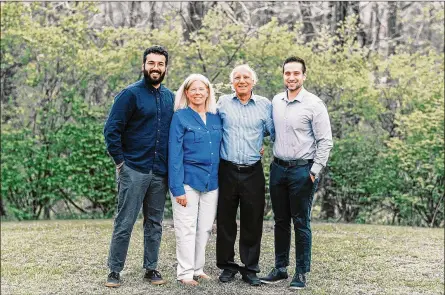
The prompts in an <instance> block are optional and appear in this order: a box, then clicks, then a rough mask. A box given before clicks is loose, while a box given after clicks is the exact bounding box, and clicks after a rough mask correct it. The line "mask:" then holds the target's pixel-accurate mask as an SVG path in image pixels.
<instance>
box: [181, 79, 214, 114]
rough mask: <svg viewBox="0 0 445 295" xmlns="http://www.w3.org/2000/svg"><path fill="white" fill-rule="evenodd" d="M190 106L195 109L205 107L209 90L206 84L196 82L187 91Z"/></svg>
mask: <svg viewBox="0 0 445 295" xmlns="http://www.w3.org/2000/svg"><path fill="white" fill-rule="evenodd" d="M185 95H186V96H187V99H188V102H189V106H190V107H191V108H193V109H196V108H202V107H205V103H206V100H207V98H208V97H209V89H208V87H207V86H206V84H204V82H202V81H199V80H196V81H193V82H192V84H190V86H189V87H188V89H186V90H185Z"/></svg>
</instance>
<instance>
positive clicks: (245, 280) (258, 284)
mask: <svg viewBox="0 0 445 295" xmlns="http://www.w3.org/2000/svg"><path fill="white" fill-rule="evenodd" d="M243 281H244V282H246V283H248V284H249V285H251V286H252V287H258V286H261V281H260V282H259V283H252V282H250V281H249V280H247V279H244V278H243Z"/></svg>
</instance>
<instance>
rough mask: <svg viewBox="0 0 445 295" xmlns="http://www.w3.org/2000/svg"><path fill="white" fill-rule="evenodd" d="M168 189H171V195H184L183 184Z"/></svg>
mask: <svg viewBox="0 0 445 295" xmlns="http://www.w3.org/2000/svg"><path fill="white" fill-rule="evenodd" d="M170 191H171V193H172V195H173V197H179V196H182V195H185V190H184V186H181V187H172V188H170Z"/></svg>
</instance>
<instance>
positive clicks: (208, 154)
mask: <svg viewBox="0 0 445 295" xmlns="http://www.w3.org/2000/svg"><path fill="white" fill-rule="evenodd" d="M206 121H207V122H206V124H204V122H203V121H202V119H201V117H200V116H199V114H198V113H197V112H195V111H194V110H193V109H191V108H189V107H187V108H185V109H181V110H178V111H176V112H175V113H174V114H173V119H172V122H171V125H170V134H169V145H168V186H169V188H170V191H171V192H172V194H173V196H174V197H178V196H181V195H184V194H185V190H184V184H188V185H189V186H191V187H192V188H194V189H195V190H197V191H200V192H208V191H212V190H215V189H217V188H218V166H219V151H220V146H221V140H222V122H221V118H220V116H219V115H218V114H211V113H207V116H206Z"/></svg>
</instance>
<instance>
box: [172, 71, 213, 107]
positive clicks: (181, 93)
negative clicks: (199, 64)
mask: <svg viewBox="0 0 445 295" xmlns="http://www.w3.org/2000/svg"><path fill="white" fill-rule="evenodd" d="M195 81H201V82H202V83H204V84H205V85H206V87H207V90H208V91H209V97H207V99H206V102H205V110H206V112H209V113H212V114H216V98H215V90H214V89H213V86H212V84H211V83H210V81H209V79H207V78H206V77H205V76H203V75H201V74H191V75H190V76H188V77H187V79H185V81H184V83H182V85H181V87H179V89H178V91H177V92H176V96H175V107H174V110H175V112H176V111H177V110H180V109H185V108H186V107H187V106H188V105H189V100H188V98H187V96H186V95H185V91H186V90H188V89H189V88H190V85H192V83H193V82H195Z"/></svg>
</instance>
